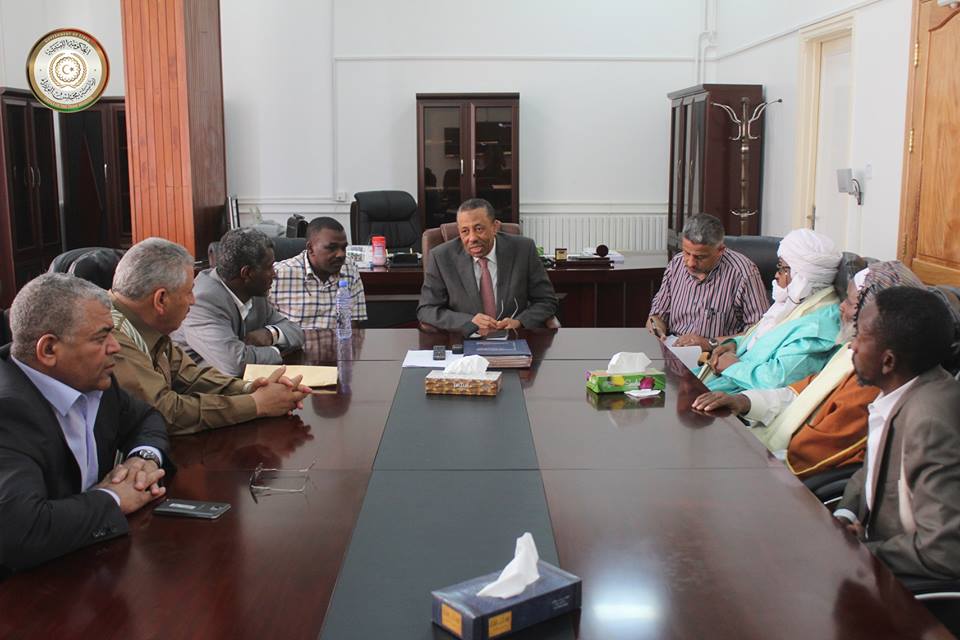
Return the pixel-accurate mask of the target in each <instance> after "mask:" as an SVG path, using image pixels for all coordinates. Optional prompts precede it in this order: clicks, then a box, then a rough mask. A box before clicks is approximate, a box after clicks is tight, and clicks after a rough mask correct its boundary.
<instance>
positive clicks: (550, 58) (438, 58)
mask: <svg viewBox="0 0 960 640" xmlns="http://www.w3.org/2000/svg"><path fill="white" fill-rule="evenodd" d="M874 1H875V2H876V1H879V0H874ZM696 60H697V58H696V56H571V55H559V54H558V55H520V54H504V55H463V54H429V55H426V54H356V55H342V54H341V55H337V56H334V57H333V61H334V62H335V63H336V62H447V61H460V62H696Z"/></svg>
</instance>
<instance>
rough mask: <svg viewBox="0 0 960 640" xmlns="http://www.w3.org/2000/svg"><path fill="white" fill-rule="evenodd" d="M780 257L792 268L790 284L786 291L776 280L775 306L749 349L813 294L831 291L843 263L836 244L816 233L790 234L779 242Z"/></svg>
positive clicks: (765, 318)
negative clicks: (826, 289)
mask: <svg viewBox="0 0 960 640" xmlns="http://www.w3.org/2000/svg"><path fill="white" fill-rule="evenodd" d="M777 255H778V256H779V257H780V258H782V259H783V261H784V262H786V263H787V265H789V267H790V284H789V285H787V287H786V288H783V287H781V286H780V285H778V284H777V280H776V278H774V280H773V304H772V305H770V308H769V309H767V311H766V313H764V314H763V317H762V318H760V322H759V323H758V326H757V329H756V331H754V332H753V336H751V338H750V342H749V343H748V345H747V348H748V349H749V348H750V347H752V346H753V343H754V342H756V341H757V338H759V337H760V336H762V335H763V334H765V333H767V332H768V331H770V330H771V329H773V328H774V327H776V326H777V325H778V324H779V323H780V321H781V320H783V319H784V318H786V317H787V315H789V314H790V312H791V311H793V310H794V309H796V308H797V306H798V305H799V304H800V303H801V302H803V301H804V300H805V299H806V298H807V297H808V296H809V295H810V294H812V293H816V292H817V291H820V290H821V289H823V288H824V287H832V286H833V281H834V280H835V279H836V277H837V268H838V267H839V266H840V261H841V260H842V259H843V255H842V254H841V253H840V252H839V251H837V248H836V246H835V245H834V244H833V240H831V239H830V238H828V237H827V236H825V235H823V234H822V233H817V232H816V231H814V230H813V229H794V230H793V231H791V232H790V233H788V234H787V235H786V236H784V238H783V240H781V241H780V246H779V248H778V249H777Z"/></svg>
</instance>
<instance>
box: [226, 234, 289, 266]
mask: <svg viewBox="0 0 960 640" xmlns="http://www.w3.org/2000/svg"><path fill="white" fill-rule="evenodd" d="M270 241H271V242H272V243H273V261H274V262H280V261H281V260H286V259H288V258H292V257H293V256H295V255H297V254H298V253H300V252H301V251H303V250H304V249H305V248H306V246H307V239H306V238H270ZM219 248H220V241H219V240H214V241H213V242H211V243H210V244H209V245H207V261H208V262H209V264H210V266H211V267H215V266H217V250H218V249H219Z"/></svg>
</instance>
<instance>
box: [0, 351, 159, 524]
mask: <svg viewBox="0 0 960 640" xmlns="http://www.w3.org/2000/svg"><path fill="white" fill-rule="evenodd" d="M10 359H11V360H13V362H14V364H16V365H17V366H18V367H20V370H21V371H23V373H24V375H26V376H27V378H29V379H30V382H32V383H33V386H35V387H36V388H37V390H38V391H40V395H42V396H43V397H44V398H46V400H47V402H48V403H50V406H51V407H53V415H54V417H56V419H57V422H58V423H59V424H60V430H61V431H62V432H63V438H64V440H66V442H67V448H69V449H70V453H72V454H73V458H74V460H76V461H77V466H78V467H79V468H80V488H81V490H82V491H87V490H89V489H93V490H99V491H105V492H106V493H108V494H110V495H111V496H112V497H113V499H114V500H115V501H116V502H117V506H120V496H118V495H117V494H116V492H114V491H111V490H110V489H104V488H103V487H94V486H93V485H95V484H97V483H98V482H99V481H100V478H98V477H97V476H98V475H99V466H100V461H99V460H98V456H97V439H96V437H95V436H94V433H93V427H94V425H95V424H96V422H97V414H98V413H99V412H100V399H101V398H102V397H103V391H100V390H99V389H95V390H93V391H87V392H86V393H82V392H80V391H77V390H76V389H74V388H73V387H71V386H69V385H67V384H64V383H63V382H60V381H59V380H57V379H56V378H54V377H52V376H48V375H47V374H45V373H43V372H41V371H37V370H36V369H34V368H33V367H31V366H29V365H27V364H24V363H23V362H21V361H20V360H17V359H16V358H15V357H13V356H11V357H10ZM141 449H145V450H147V451H150V452H152V453H153V454H155V455H156V456H157V458H158V459H159V460H161V461H162V460H163V454H161V453H160V451H159V450H158V449H157V448H155V447H148V446H140V447H136V448H135V449H133V450H132V451H130V454H129V455H133V454H134V453H136V452H137V451H140V450H141Z"/></svg>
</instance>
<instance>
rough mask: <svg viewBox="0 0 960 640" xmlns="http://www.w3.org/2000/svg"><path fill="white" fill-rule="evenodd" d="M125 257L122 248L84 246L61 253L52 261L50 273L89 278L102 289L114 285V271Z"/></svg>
mask: <svg viewBox="0 0 960 640" xmlns="http://www.w3.org/2000/svg"><path fill="white" fill-rule="evenodd" d="M122 257H123V250H122V249H110V248H107V247H83V248H79V249H71V250H70V251H65V252H64V253H61V254H60V255H58V256H57V257H56V258H54V259H53V261H52V262H51V263H50V268H49V269H48V270H47V271H48V272H49V273H69V274H72V275H75V276H77V277H78V278H83V279H84V280H89V281H90V282H92V283H94V284H95V285H97V286H98V287H100V288H101V289H109V288H110V287H111V286H112V285H113V272H114V271H116V270H117V264H118V263H119V262H120V258H122Z"/></svg>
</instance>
